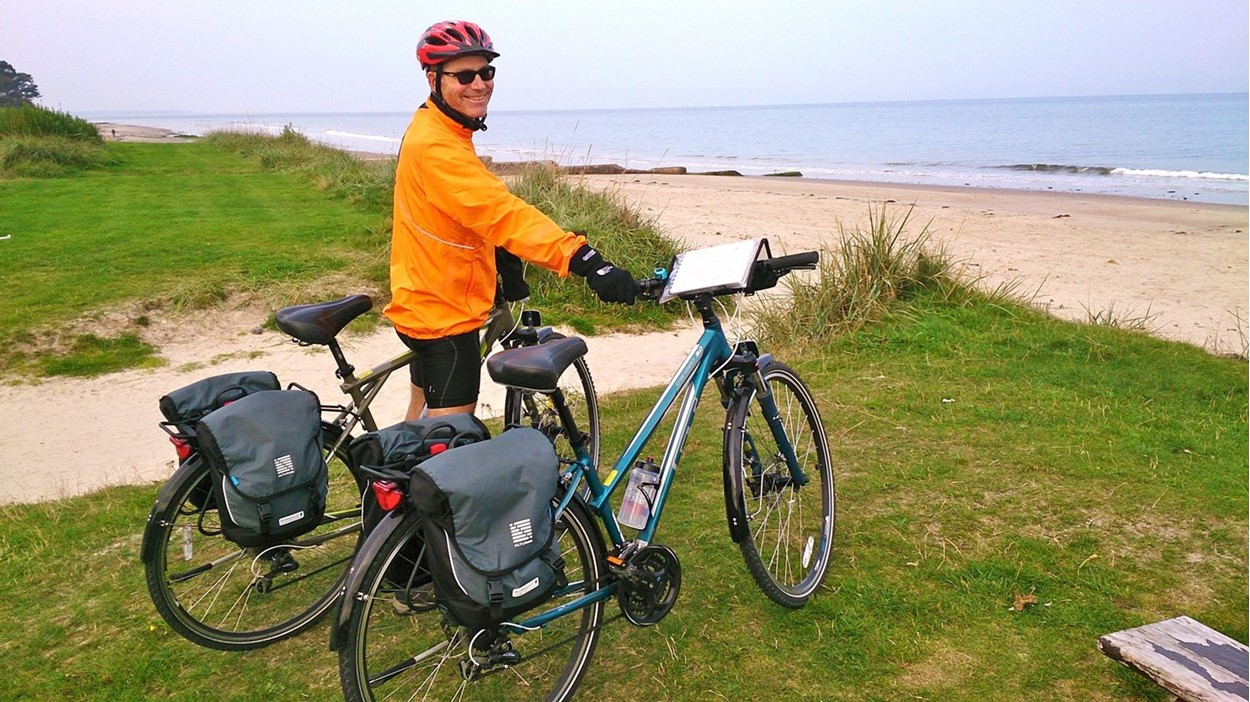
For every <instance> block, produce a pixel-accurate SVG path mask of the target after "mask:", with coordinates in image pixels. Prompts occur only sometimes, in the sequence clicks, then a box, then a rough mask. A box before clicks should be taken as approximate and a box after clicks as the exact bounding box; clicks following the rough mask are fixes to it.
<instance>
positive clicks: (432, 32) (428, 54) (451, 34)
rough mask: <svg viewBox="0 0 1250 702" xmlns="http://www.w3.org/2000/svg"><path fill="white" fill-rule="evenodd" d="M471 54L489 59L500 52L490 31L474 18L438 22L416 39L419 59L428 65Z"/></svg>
mask: <svg viewBox="0 0 1250 702" xmlns="http://www.w3.org/2000/svg"><path fill="white" fill-rule="evenodd" d="M471 55H479V56H485V57H486V58H487V59H488V60H489V59H493V58H495V57H496V56H498V55H499V53H498V52H497V51H495V45H494V44H492V43H491V41H490V35H489V34H487V33H486V32H485V31H483V30H482V28H481V27H479V26H477V25H476V24H473V23H472V22H465V21H463V20H452V21H449V22H439V23H438V24H435V25H432V26H431V27H430V28H429V29H427V30H425V33H424V34H422V35H421V40H420V41H418V42H417V60H419V61H420V62H421V67H422V68H425V69H429V68H434V67H435V66H437V65H439V64H442V63H447V62H448V61H450V60H452V59H454V58H457V57H459V56H471Z"/></svg>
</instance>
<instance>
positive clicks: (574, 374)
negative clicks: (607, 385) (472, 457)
mask: <svg viewBox="0 0 1250 702" xmlns="http://www.w3.org/2000/svg"><path fill="white" fill-rule="evenodd" d="M552 336H553V338H556V339H562V338H564V337H563V336H561V335H560V334H553V335H552ZM558 383H559V387H560V389H561V390H562V391H563V394H564V401H565V403H566V404H567V405H568V407H569V410H570V411H571V412H572V413H573V419H574V420H576V422H577V427H578V429H580V430H581V431H582V432H583V433H585V434H586V435H587V436H588V438H589V441H590V443H589V445H588V446H587V450H588V451H589V452H590V458H591V465H599V400H598V397H597V396H596V395H595V382H594V380H593V379H592V378H591V377H590V367H589V366H587V365H586V359H585V357H582V358H579V359H577V360H576V361H574V362H573V365H571V366H569V367H568V369H567V370H565V371H564V373H563V374H562V375H561V376H560V379H559V381H558ZM504 423H506V424H516V425H520V426H526V427H532V428H534V429H537V430H539V431H541V432H542V433H543V434H545V435H546V436H547V438H548V439H550V440H551V443H552V444H553V445H555V448H556V455H557V456H559V457H560V458H561V459H564V460H572V459H575V458H577V455H576V454H575V453H574V452H573V447H572V446H571V445H570V443H569V440H568V436H566V435H565V430H564V425H563V424H561V422H560V415H559V413H558V412H557V411H556V407H555V403H553V402H552V399H551V396H550V395H544V394H542V393H536V392H532V391H529V390H516V389H514V388H508V390H507V394H506V396H505V399H504Z"/></svg>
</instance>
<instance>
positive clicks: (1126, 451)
mask: <svg viewBox="0 0 1250 702" xmlns="http://www.w3.org/2000/svg"><path fill="white" fill-rule="evenodd" d="M907 311H908V314H894V315H891V316H890V318H889V319H888V320H886V321H883V322H879V323H873V324H869V325H865V326H863V327H862V328H861V329H860V330H859V331H857V332H853V333H850V334H847V335H844V336H843V337H841V338H839V339H836V340H832V341H828V342H823V343H820V344H818V345H817V344H813V345H810V346H808V347H807V349H806V351H805V352H804V353H802V354H796V353H794V352H792V351H789V350H787V349H786V348H784V347H776V348H772V349H769V350H772V351H774V352H775V353H777V354H778V355H780V357H781V358H782V359H783V360H785V361H786V362H787V363H790V364H792V365H793V366H795V367H796V368H797V369H798V370H799V372H800V373H802V374H803V376H804V377H805V379H806V380H807V382H808V384H809V385H810V386H811V387H812V388H813V390H814V392H815V393H816V396H817V399H818V401H819V403H820V406H821V408H822V411H823V414H824V421H825V424H826V426H827V428H828V430H829V435H830V439H831V443H832V445H833V446H832V448H833V454H834V459H835V473H836V477H837V481H838V483H837V491H838V507H839V510H838V523H837V537H836V548H835V557H834V560H833V564H832V567H831V570H830V573H829V577H828V579H827V581H826V583H825V588H824V589H823V590H822V591H821V592H820V593H819V594H818V595H817V596H816V598H815V599H813V600H812V601H811V602H810V603H809V605H808V606H807V607H806V608H804V609H802V610H798V611H789V610H784V609H782V608H780V607H777V606H775V605H773V604H771V603H770V602H769V601H768V600H767V599H766V598H765V597H764V596H763V595H762V594H761V593H760V592H759V591H758V590H757V589H756V588H755V585H754V583H753V581H752V580H751V578H750V576H749V575H748V574H747V572H746V569H745V567H744V565H743V563H742V560H741V558H740V556H739V555H738V552H737V550H736V548H734V546H733V545H732V543H730V541H729V539H728V535H727V529H726V526H725V522H724V516H723V496H722V494H721V487H720V431H719V425H720V421H721V419H722V417H721V410H720V408H719V405H718V404H717V403H716V402H714V401H711V399H710V398H709V401H707V402H705V403H704V404H703V406H702V407H701V409H700V416H699V418H698V419H697V421H696V424H695V427H694V431H693V432H692V436H691V439H690V443H689V444H688V446H687V450H686V452H685V454H684V455H683V460H682V465H681V469H680V471H679V473H678V479H677V481H676V483H675V486H674V488H673V493H672V500H671V501H670V503H669V510H668V511H667V512H666V514H665V518H664V523H663V524H662V525H661V528H660V532H659V541H660V542H661V543H664V544H665V545H667V546H669V547H671V548H673V549H674V550H675V551H676V553H677V554H678V556H679V557H680V559H681V563H682V566H683V587H682V591H681V595H680V597H679V599H678V602H677V605H676V608H675V609H674V611H673V612H672V614H670V615H669V617H668V618H666V619H665V620H664V621H662V622H660V623H659V624H658V625H657V626H655V627H652V628H649V629H635V628H632V627H630V626H629V625H628V624H626V623H625V622H624V621H619V620H618V621H616V622H613V623H612V624H610V625H608V627H607V630H606V632H605V639H604V642H603V643H602V644H601V645H600V647H599V649H598V651H597V652H596V654H595V659H594V662H593V664H592V667H591V672H590V675H589V677H588V679H587V681H586V683H585V685H584V687H583V689H582V690H581V692H580V693H579V695H578V699H584V700H594V699H608V698H610V699H614V700H654V699H671V700H707V699H713V700H715V699H724V698H727V699H744V700H746V699H770V698H775V697H780V696H785V697H787V698H791V699H802V700H856V701H858V700H899V699H916V698H921V699H932V700H939V699H940V700H954V701H956V702H958V701H960V700H968V701H970V702H974V701H980V700H987V699H989V700H1081V701H1085V700H1125V701H1128V700H1141V699H1147V700H1160V701H1162V700H1165V699H1167V696H1166V695H1164V694H1163V693H1162V692H1161V691H1160V690H1159V689H1158V688H1155V687H1154V686H1153V684H1151V683H1149V682H1147V681H1145V679H1144V678H1141V677H1140V676H1138V675H1136V674H1134V673H1132V672H1130V671H1128V670H1127V669H1124V668H1123V667H1121V666H1119V665H1118V664H1116V663H1113V662H1111V661H1110V660H1109V659H1106V658H1105V657H1103V656H1102V654H1100V653H1099V652H1098V651H1097V648H1096V641H1097V638H1098V636H1100V635H1102V634H1105V633H1109V632H1112V631H1116V630H1119V629H1122V628H1126V627H1132V626H1137V625H1140V624H1144V623H1147V622H1151V621H1156V620H1159V619H1164V618H1170V617H1172V616H1176V615H1178V614H1186V615H1189V616H1191V617H1194V618H1195V619H1198V620H1199V621H1202V622H1204V623H1206V624H1208V625H1209V626H1212V627H1214V628H1215V629H1217V630H1219V631H1222V632H1224V633H1226V634H1228V635H1230V636H1232V637H1234V638H1236V639H1238V640H1241V641H1246V638H1247V627H1246V617H1245V612H1246V610H1247V606H1248V604H1250V603H1248V602H1247V576H1246V572H1247V557H1246V556H1247V539H1246V535H1247V526H1248V525H1247V507H1246V504H1247V484H1246V468H1247V466H1246V456H1247V416H1246V408H1247V379H1246V365H1245V363H1244V362H1240V361H1234V360H1229V359H1222V358H1215V357H1212V356H1210V355H1208V354H1206V353H1204V352H1202V351H1201V350H1199V349H1196V348H1192V347H1190V346H1187V345H1184V344H1178V343H1170V342H1165V341H1160V340H1157V339H1153V338H1150V337H1147V336H1145V335H1142V334H1140V333H1135V332H1132V331H1127V330H1121V329H1116V328H1109V327H1101V326H1089V325H1078V324H1073V323H1069V322H1063V321H1059V320H1056V319H1053V318H1050V317H1047V316H1045V315H1042V314H1039V313H1036V312H1034V311H1031V310H1029V309H1027V308H1024V307H1019V306H1011V305H1004V304H1002V303H1001V302H996V301H990V300H987V299H985V298H981V297H978V296H970V297H969V298H968V299H966V300H960V301H952V300H951V299H950V298H949V297H948V296H945V295H941V294H936V293H927V292H921V293H919V294H917V295H915V296H914V297H913V298H912V300H911V302H909V303H908V304H907ZM653 399H654V391H637V392H632V393H627V394H622V395H616V396H612V397H609V398H606V400H605V402H604V419H603V421H604V426H605V455H609V456H611V455H615V453H616V452H617V451H619V450H620V448H621V447H622V446H623V445H624V444H625V443H626V442H627V441H628V439H629V436H630V435H631V433H632V432H631V429H632V428H633V426H635V425H636V424H637V422H638V421H640V420H641V418H642V417H643V416H644V415H645V413H646V409H647V407H649V405H650V403H651V401H652V400H653ZM656 450H657V452H658V446H657V447H656ZM156 489H157V486H146V487H127V488H114V489H110V490H106V491H102V492H99V493H96V494H93V495H88V496H86V497H80V498H74V499H69V500H63V501H60V502H55V503H46V504H37V505H23V506H8V507H3V508H0V564H3V565H0V600H3V601H4V602H5V603H6V607H5V608H4V609H3V610H2V611H0V641H3V642H4V643H3V644H0V646H3V650H4V652H5V654H6V660H8V661H9V666H8V670H7V671H6V673H7V675H6V678H7V680H8V682H7V688H6V689H7V690H8V691H9V692H8V694H11V695H14V696H15V697H16V698H18V699H33V700H39V699H47V700H53V699H100V700H104V699H109V700H112V699H119V700H131V699H134V700H139V699H157V698H159V699H188V700H190V699H196V698H199V697H202V696H203V695H210V696H211V695H221V694H222V693H223V692H224V693H225V694H227V695H228V696H229V697H231V698H233V699H245V700H246V699H256V700H260V699H273V700H299V699H307V698H312V699H337V698H338V695H339V692H338V687H337V685H338V682H337V674H336V659H335V657H334V655H333V654H331V653H330V652H329V651H327V650H326V646H325V642H326V640H325V637H326V628H325V626H324V625H322V626H320V627H318V628H316V629H315V630H313V631H312V632H310V633H309V634H307V635H305V636H304V637H302V638H300V639H296V640H293V641H289V642H285V643H283V644H280V645H278V646H276V647H274V648H271V649H266V650H264V651H258V652H253V653H248V654H223V653H217V652H212V651H206V650H202V649H199V648H197V647H195V646H194V645H192V644H190V643H187V642H185V641H183V640H181V639H180V638H179V637H177V636H176V635H175V634H173V633H172V632H171V631H170V630H169V629H168V627H167V626H166V625H165V624H164V623H163V621H162V620H160V619H159V617H158V616H157V614H156V612H155V610H154V608H153V607H152V605H151V603H150V602H149V601H148V599H147V594H146V590H145V588H144V586H143V579H142V568H141V566H140V564H139V561H138V547H139V537H140V534H141V531H142V528H143V523H144V520H145V518H146V514H147V510H148V508H149V507H150V506H151V502H152V499H153V498H154V496H155V492H156ZM1017 595H1033V596H1035V597H1036V598H1037V604H1036V605H1035V606H1031V607H1029V608H1027V609H1025V610H1024V611H1022V612H1017V611H1012V610H1011V607H1012V605H1013V604H1014V602H1015V598H1016V596H1017ZM609 610H610V611H611V607H610V608H609Z"/></svg>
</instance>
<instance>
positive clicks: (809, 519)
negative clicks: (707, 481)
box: [724, 363, 837, 608]
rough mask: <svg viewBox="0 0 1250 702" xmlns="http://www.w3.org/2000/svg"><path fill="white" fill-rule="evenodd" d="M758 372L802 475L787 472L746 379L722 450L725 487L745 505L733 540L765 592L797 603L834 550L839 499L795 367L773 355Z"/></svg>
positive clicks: (816, 582) (820, 431)
mask: <svg viewBox="0 0 1250 702" xmlns="http://www.w3.org/2000/svg"><path fill="white" fill-rule="evenodd" d="M763 376H764V380H765V382H766V383H767V384H768V388H769V390H770V391H771V392H772V396H773V398H774V399H775V401H776V403H777V410H778V413H779V415H780V419H781V422H782V424H783V426H784V427H785V430H786V434H787V435H788V436H789V437H790V442H791V445H792V446H793V447H794V453H795V455H796V456H797V458H798V461H799V464H800V467H801V468H802V469H803V470H804V472H805V474H806V478H807V480H808V482H807V484H806V485H804V486H802V487H796V485H795V483H794V481H793V480H792V479H791V478H792V476H791V472H790V468H789V466H788V465H787V463H786V461H785V458H784V457H783V456H782V454H781V450H780V449H779V448H778V446H777V443H776V440H775V439H774V437H773V434H772V432H771V431H770V430H769V427H768V424H767V423H766V422H765V420H764V413H763V412H762V411H761V407H760V404H759V401H760V398H759V393H758V391H757V389H756V388H755V387H754V386H753V385H751V384H750V382H748V383H745V384H744V386H743V388H744V389H745V390H746V391H745V392H743V393H742V394H741V395H740V396H739V397H738V398H737V399H735V400H734V401H733V402H732V403H731V404H730V406H729V409H728V412H727V419H726V425H725V426H726V427H727V430H726V432H725V446H724V452H725V453H724V455H725V460H726V462H727V463H726V466H727V467H728V469H729V471H735V472H736V473H735V474H736V478H731V477H730V476H729V474H727V478H730V479H731V483H732V485H731V486H727V488H728V489H729V490H730V491H731V492H736V493H737V494H736V496H735V497H736V499H737V500H740V502H739V505H741V506H742V508H743V514H744V516H745V523H746V527H747V530H748V532H749V538H745V539H742V541H741V542H739V544H738V547H739V549H740V550H741V551H742V557H743V558H744V559H745V560H746V565H747V569H748V570H749V571H750V572H751V576H752V577H753V578H754V579H755V582H756V584H757V585H759V587H760V589H761V590H763V592H764V594H765V595H767V596H768V598H769V599H771V600H773V601H774V602H776V603H777V604H780V605H782V606H785V607H791V608H798V607H802V606H803V605H804V604H806V603H807V600H808V599H809V598H811V596H812V594H813V593H815V592H816V590H817V589H818V588H819V587H820V585H821V583H822V582H823V581H824V579H825V575H826V573H827V571H828V568H829V561H830V558H831V556H832V552H833V535H834V528H835V522H836V511H837V504H836V497H835V495H834V477H833V470H832V468H831V466H830V459H829V442H828V439H827V438H826V436H825V430H824V425H823V424H821V421H820V413H819V410H818V409H817V407H816V401H815V400H814V399H813V397H812V394H811V392H810V391H809V390H808V388H807V386H806V385H804V384H803V381H802V380H801V379H800V378H799V376H798V374H797V373H795V372H794V370H793V369H791V368H790V367H788V366H786V365H785V364H782V363H774V364H772V365H770V366H768V368H766V369H765V370H764V371H763ZM765 449H766V450H765Z"/></svg>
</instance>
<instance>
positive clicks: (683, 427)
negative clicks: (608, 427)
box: [514, 295, 807, 633]
mask: <svg viewBox="0 0 1250 702" xmlns="http://www.w3.org/2000/svg"><path fill="white" fill-rule="evenodd" d="M711 299H712V298H711V296H710V295H709V296H706V297H700V298H699V299H697V300H696V306H697V307H698V309H699V312H700V313H701V314H702V316H703V326H704V331H703V334H702V335H701V336H700V337H699V339H698V340H697V341H696V342H695V344H694V346H693V347H692V348H691V349H690V352H689V354H688V355H687V356H686V358H685V360H684V361H682V363H681V366H680V367H678V369H677V372H676V373H675V374H674V375H673V377H672V379H671V380H670V381H669V383H668V386H667V387H666V388H665V389H664V391H663V392H662V393H661V394H660V397H659V399H658V400H657V401H656V403H655V405H654V406H652V408H651V411H650V412H649V413H648V414H647V417H646V418H645V419H644V420H643V422H642V425H641V426H640V427H639V428H638V431H637V432H636V433H635V434H634V438H633V439H631V440H630V442H629V445H628V446H627V447H626V448H625V451H624V453H622V454H621V457H620V458H619V459H617V461H616V464H615V465H614V466H613V467H612V470H610V471H609V472H608V473H607V475H606V476H605V477H604V479H603V480H600V479H599V476H598V473H597V472H596V467H595V466H594V465H592V463H591V461H590V458H589V457H588V456H585V455H580V452H579V458H578V461H577V462H576V463H575V464H574V465H573V466H572V467H570V468H569V469H568V470H569V471H571V472H572V482H571V483H570V484H569V485H568V487H567V489H566V491H565V495H564V498H563V499H562V500H561V502H560V504H559V505H558V507H557V513H556V516H557V518H558V517H559V513H560V512H561V511H563V510H564V509H565V508H566V507H567V505H568V504H569V502H570V501H571V500H572V499H573V496H574V495H575V494H577V493H578V484H579V483H580V482H581V480H583V479H584V480H586V482H587V484H588V485H589V488H590V498H589V499H588V500H587V505H588V506H589V507H590V509H591V510H592V511H593V512H594V513H595V514H596V515H597V516H598V517H599V519H600V521H601V522H603V524H604V527H605V528H606V529H607V531H608V536H609V538H610V539H611V541H612V544H613V545H614V546H615V547H617V548H620V547H622V546H623V545H624V544H625V543H626V539H625V538H624V536H623V535H622V533H621V529H620V525H619V524H618V523H617V520H616V515H615V514H614V513H613V511H612V505H611V497H612V494H613V493H614V492H615V491H616V489H617V488H618V487H620V485H621V482H622V481H623V480H625V479H626V478H627V477H628V474H629V471H631V470H633V468H634V466H635V464H636V463H637V462H638V460H639V458H640V457H641V456H642V453H643V449H644V448H645V447H646V445H647V443H648V442H649V441H650V440H651V438H652V437H653V436H654V435H655V433H656V431H657V430H658V429H659V427H660V426H661V422H662V421H663V419H664V416H665V415H666V414H667V413H668V412H669V410H671V409H672V407H673V405H674V404H675V403H676V402H677V399H678V398H679V397H681V396H682V395H683V393H684V399H682V402H681V407H680V409H679V410H678V413H677V416H676V418H675V419H674V422H673V433H672V435H671V436H670V437H669V440H668V444H667V445H666V446H665V449H664V457H663V459H662V460H661V462H660V466H659V468H660V485H659V487H658V489H657V490H656V495H655V499H654V501H653V503H652V506H651V513H650V516H649V517H648V519H647V523H646V525H645V526H644V527H643V528H642V529H641V530H640V531H639V532H638V536H637V538H636V539H634V541H635V543H636V544H638V545H639V546H645V545H647V544H648V543H650V542H651V540H652V538H653V537H654V536H655V531H656V528H657V527H658V525H659V522H660V517H661V516H662V514H663V511H664V505H665V504H666V502H667V500H668V493H669V489H670V488H671V486H672V483H673V479H674V477H675V475H676V473H677V464H678V463H679V462H680V460H681V454H682V450H683V449H684V448H685V443H686V438H687V436H688V435H689V431H690V427H691V425H692V424H693V423H694V417H695V412H696V411H697V410H698V408H699V400H700V399H701V397H702V395H703V391H704V389H705V388H706V386H707V383H708V380H710V379H713V378H715V379H716V382H717V385H718V387H719V389H720V394H721V398H722V402H723V403H724V404H726V406H727V405H728V402H729V400H730V399H732V397H733V393H734V391H735V390H734V387H735V385H736V384H737V381H736V380H735V377H734V376H735V375H736V374H737V373H749V374H750V375H752V376H754V378H753V380H749V381H747V382H751V383H752V384H753V386H754V388H755V389H756V391H757V392H758V393H759V397H760V402H761V405H762V408H763V412H764V416H765V419H766V421H767V423H768V425H769V428H770V430H771V432H772V434H773V436H774V438H775V439H776V441H777V445H778V446H779V447H781V448H782V452H783V455H784V457H785V459H786V462H787V463H788V464H789V466H790V469H791V471H792V472H793V474H794V477H795V480H796V482H798V483H799V484H800V485H802V484H805V483H806V482H807V481H806V477H805V476H804V475H803V473H802V470H801V468H800V466H799V463H798V460H797V458H796V456H795V453H794V447H793V445H792V444H791V442H790V440H789V438H788V436H787V435H786V432H785V427H784V426H782V424H781V421H780V418H779V416H778V411H777V407H776V405H775V404H774V401H773V397H772V395H771V393H769V392H768V386H767V384H766V383H765V382H764V381H763V377H762V371H763V370H764V369H765V368H767V367H768V365H769V364H771V363H772V357H771V356H769V355H763V356H760V355H758V353H757V349H756V347H755V343H754V342H751V341H746V342H740V343H739V344H738V348H737V349H732V348H730V345H729V340H728V338H726V336H725V332H724V329H723V328H722V326H721V322H720V319H719V318H718V317H717V316H716V314H715V312H714V311H713V310H712V306H711ZM735 352H737V353H735ZM578 585H579V584H578V583H574V584H571V587H576V586H578ZM615 591H616V583H610V584H608V585H607V586H605V587H601V588H599V589H598V590H595V591H594V592H590V593H587V594H586V595H584V596H582V597H579V598H578V599H576V600H573V601H571V602H568V603H565V604H563V605H561V606H559V607H557V608H555V609H551V610H548V611H545V612H542V613H540V614H538V615H536V616H534V617H532V618H530V619H526V620H524V621H522V622H519V623H518V624H517V625H516V628H515V629H514V631H516V632H518V633H519V632H521V631H523V630H524V629H525V628H526V627H537V626H542V625H544V624H546V623H548V622H550V621H552V620H554V619H557V618H559V617H561V616H564V615H565V614H568V613H570V612H573V611H575V610H578V609H580V608H582V607H585V606H587V605H590V604H593V603H594V602H598V601H602V600H606V599H607V598H609V597H611V596H612V595H613V594H614V593H615Z"/></svg>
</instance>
